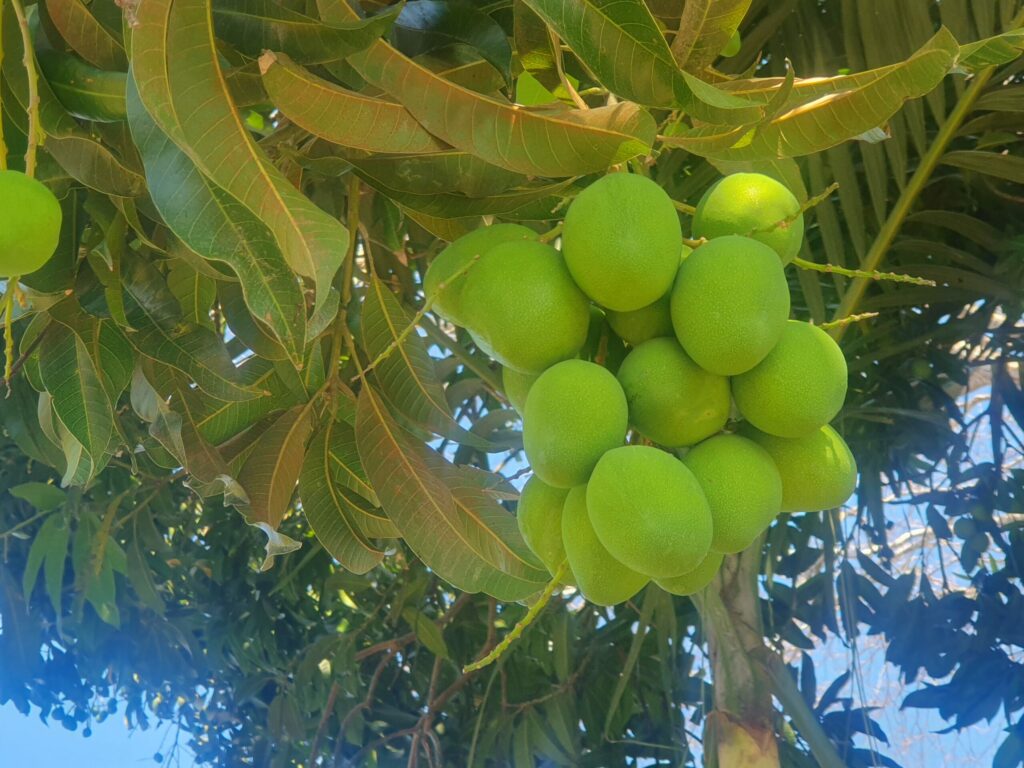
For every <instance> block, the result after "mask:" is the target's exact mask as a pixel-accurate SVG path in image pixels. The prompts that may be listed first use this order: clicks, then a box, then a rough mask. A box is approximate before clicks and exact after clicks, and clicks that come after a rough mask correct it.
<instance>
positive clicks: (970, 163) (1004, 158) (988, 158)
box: [941, 149, 1024, 184]
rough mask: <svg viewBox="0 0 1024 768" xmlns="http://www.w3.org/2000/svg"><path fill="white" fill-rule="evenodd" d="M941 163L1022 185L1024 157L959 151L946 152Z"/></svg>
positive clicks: (967, 150)
mask: <svg viewBox="0 0 1024 768" xmlns="http://www.w3.org/2000/svg"><path fill="white" fill-rule="evenodd" d="M941 162H942V163H943V165H952V166H955V167H957V168H963V169H964V170H967V171H974V172H976V173H983V174H985V175H986V176H994V177H995V178H997V179H1007V180H1008V181H1015V182H1017V183H1018V184H1024V157H1018V156H1016V155H1010V154H1002V153H1000V152H983V151H980V150H972V149H960V150H956V151H954V152H947V153H946V154H945V155H943V156H942V161H941Z"/></svg>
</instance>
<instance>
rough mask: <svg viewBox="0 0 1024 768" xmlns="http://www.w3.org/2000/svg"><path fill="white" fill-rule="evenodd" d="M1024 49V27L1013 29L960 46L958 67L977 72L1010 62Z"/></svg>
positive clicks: (961, 69)
mask: <svg viewBox="0 0 1024 768" xmlns="http://www.w3.org/2000/svg"><path fill="white" fill-rule="evenodd" d="M1021 51H1024V29H1011V30H1007V31H1006V32H1003V33H1002V34H1001V35H995V36H994V37H988V38H985V39H984V40H978V41H977V42H976V43H968V44H967V45H962V46H960V53H959V55H958V56H957V60H956V67H957V69H958V70H960V71H964V72H977V71H978V70H980V69H984V68H985V67H991V66H999V65H1001V64H1008V63H1009V62H1011V61H1013V60H1015V59H1017V58H1018V57H1019V56H1020V54H1021Z"/></svg>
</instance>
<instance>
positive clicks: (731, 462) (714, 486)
mask: <svg viewBox="0 0 1024 768" xmlns="http://www.w3.org/2000/svg"><path fill="white" fill-rule="evenodd" d="M683 463H684V464H685V465H686V466H687V467H689V468H690V471H691V472H693V474H694V477H696V478H697V482H698V483H700V487H701V490H703V491H704V496H705V497H706V498H707V500H708V506H709V507H710V508H711V519H712V521H713V529H714V530H713V534H712V537H711V549H712V550H713V551H715V552H722V553H725V554H734V553H736V552H741V551H742V550H744V549H746V548H747V547H749V546H750V545H751V544H752V543H753V542H754V540H755V539H756V538H757V537H758V536H760V535H761V532H762V531H764V529H765V528H767V527H768V526H769V525H770V524H771V522H772V520H774V519H775V516H776V515H778V514H779V510H780V509H781V507H782V478H781V477H779V471H778V470H777V469H776V468H775V463H774V462H773V461H772V457H771V456H769V455H768V452H767V451H765V450H764V448H762V447H761V446H759V445H758V444H757V443H755V442H753V441H752V440H747V439H746V438H744V437H740V436H738V435H718V436H716V437H712V438H711V439H710V440H705V441H704V442H703V443H701V444H700V445H697V446H694V447H693V448H691V449H690V450H689V451H688V452H687V454H686V456H684V457H683Z"/></svg>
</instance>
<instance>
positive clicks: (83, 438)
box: [39, 325, 114, 462]
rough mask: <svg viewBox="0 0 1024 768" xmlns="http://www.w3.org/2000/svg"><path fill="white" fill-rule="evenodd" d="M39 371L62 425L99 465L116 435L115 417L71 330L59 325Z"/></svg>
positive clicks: (51, 335)
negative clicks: (114, 434)
mask: <svg viewBox="0 0 1024 768" xmlns="http://www.w3.org/2000/svg"><path fill="white" fill-rule="evenodd" d="M39 370H40V373H41V374H42V378H43V385H44V386H45V387H46V390H47V391H48V392H49V393H50V395H51V396H52V397H53V409H54V412H55V413H56V415H57V418H58V419H59V420H60V423H61V424H62V425H63V426H64V427H65V428H66V429H67V431H68V432H69V433H70V434H71V436H72V437H74V439H75V440H76V441H78V443H80V444H81V446H82V448H83V449H84V450H85V452H86V453H87V454H88V455H89V457H90V458H91V459H92V460H93V461H95V462H98V461H99V459H100V458H101V457H102V456H103V454H104V453H105V452H106V450H107V445H108V444H109V443H110V440H111V438H112V436H113V433H114V413H113V409H112V408H111V404H110V400H109V399H108V397H107V392H106V390H105V389H104V388H103V385H102V383H101V382H100V378H99V375H98V373H97V370H96V366H95V365H94V363H93V360H92V357H91V356H90V355H89V350H88V349H87V348H86V346H85V344H84V343H83V342H82V340H81V339H80V338H79V337H78V336H76V335H75V334H74V333H73V332H72V331H71V330H70V329H69V328H68V327H67V326H64V325H57V326H55V327H54V328H53V329H52V330H51V331H50V333H49V335H48V337H47V340H46V344H44V345H42V349H41V350H40V359H39Z"/></svg>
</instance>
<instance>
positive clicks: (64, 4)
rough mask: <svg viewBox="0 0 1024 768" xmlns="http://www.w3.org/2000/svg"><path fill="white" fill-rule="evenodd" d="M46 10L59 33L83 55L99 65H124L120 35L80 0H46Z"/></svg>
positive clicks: (113, 67)
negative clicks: (111, 29) (98, 18)
mask: <svg viewBox="0 0 1024 768" xmlns="http://www.w3.org/2000/svg"><path fill="white" fill-rule="evenodd" d="M46 13H47V14H48V15H49V17H50V20H51V21H52V22H53V25H54V27H56V28H57V31H58V32H60V36H61V37H63V38H64V40H66V41H67V44H68V45H70V46H71V47H72V48H74V49H75V52H76V53H78V55H79V56H81V57H82V58H83V59H85V60H86V61H88V62H89V63H91V64H93V65H94V66H96V67H99V68H100V69H109V70H121V71H124V69H126V68H127V66H128V59H127V57H126V56H125V50H124V44H123V43H122V41H121V39H120V36H118V35H115V34H114V33H113V32H111V31H110V30H109V29H108V28H107V27H105V26H104V25H103V24H101V23H100V22H99V21H98V20H97V19H96V17H95V16H93V15H92V13H90V12H89V9H88V7H87V6H86V4H85V3H84V2H82V0H46Z"/></svg>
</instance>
